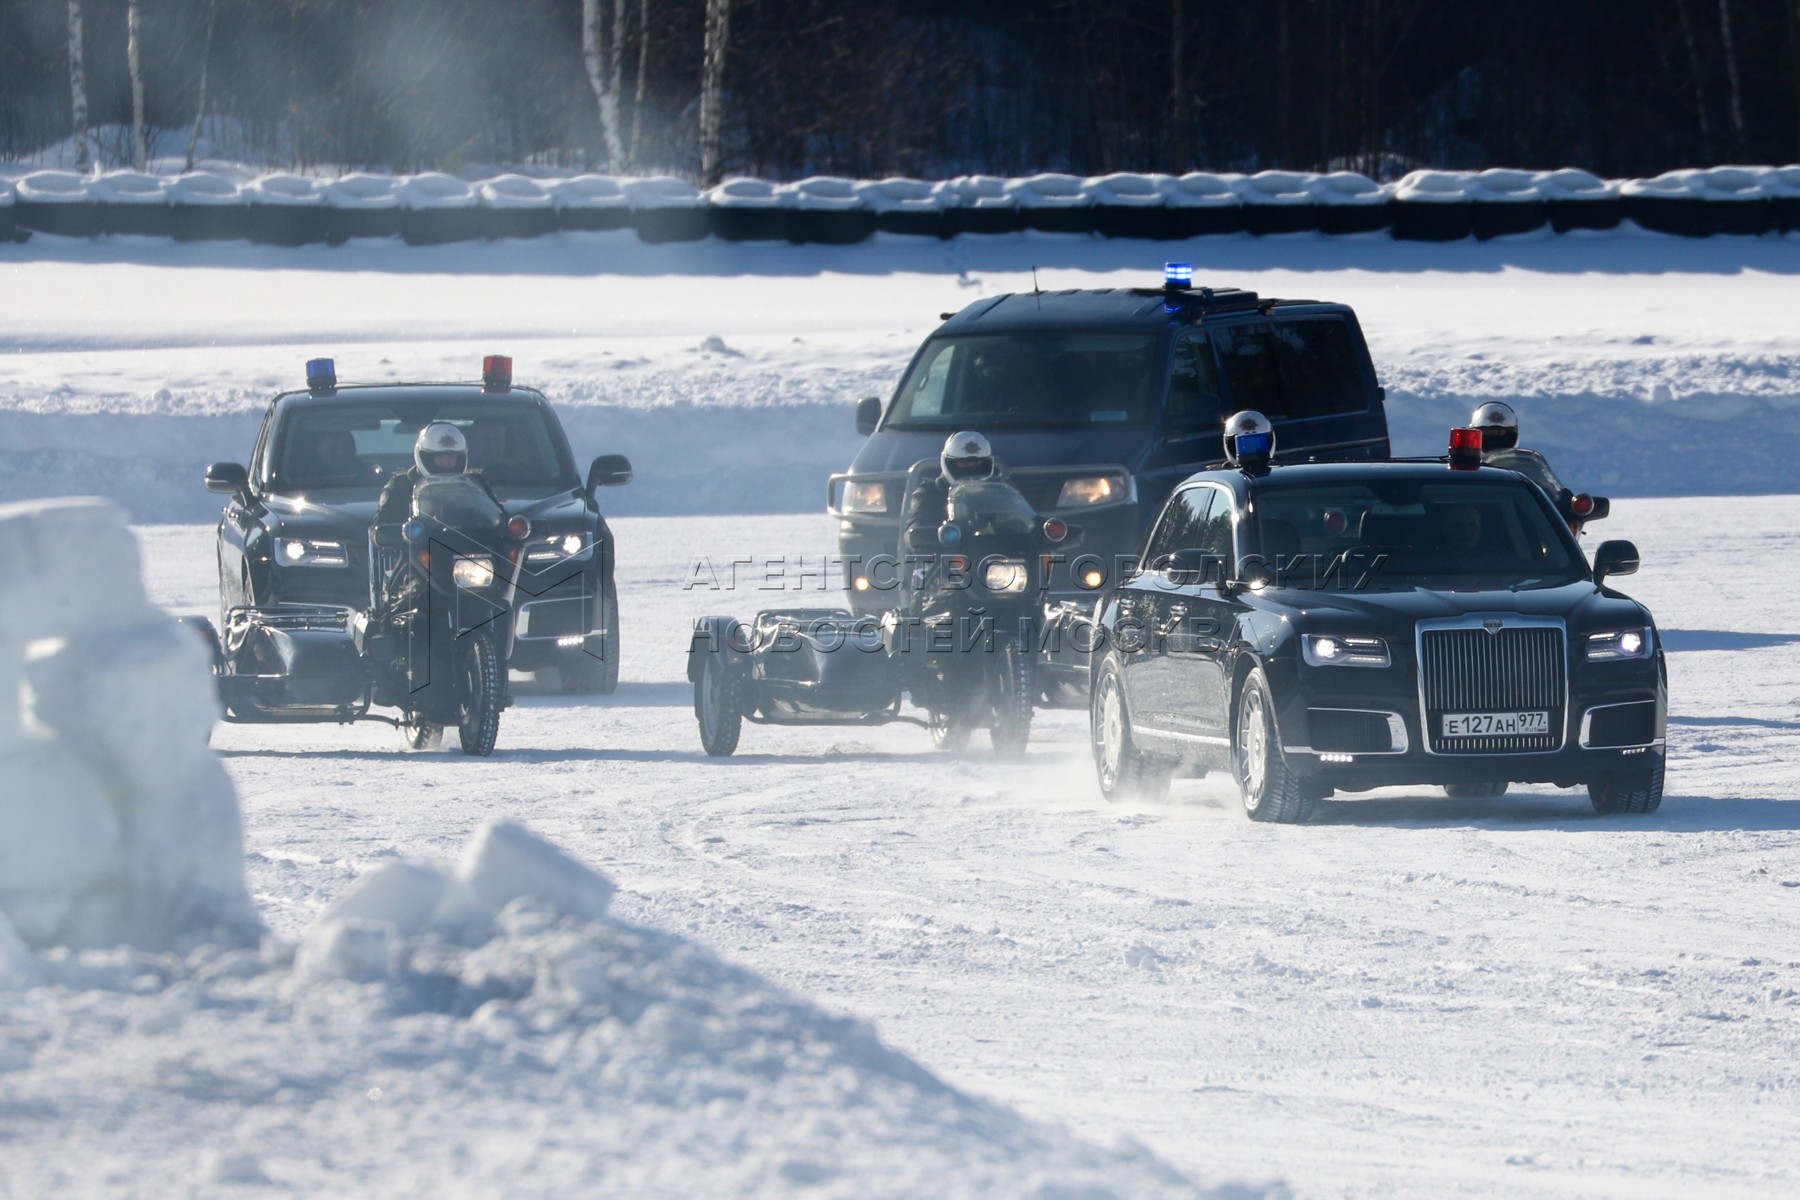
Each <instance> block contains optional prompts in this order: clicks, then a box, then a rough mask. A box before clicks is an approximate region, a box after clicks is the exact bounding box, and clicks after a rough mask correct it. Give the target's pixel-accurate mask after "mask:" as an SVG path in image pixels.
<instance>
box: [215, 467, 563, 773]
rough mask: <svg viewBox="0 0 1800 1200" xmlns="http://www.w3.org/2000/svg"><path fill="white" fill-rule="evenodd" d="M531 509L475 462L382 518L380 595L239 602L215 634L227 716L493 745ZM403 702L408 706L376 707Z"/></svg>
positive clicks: (375, 583) (487, 748) (376, 566)
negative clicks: (488, 482)
mask: <svg viewBox="0 0 1800 1200" xmlns="http://www.w3.org/2000/svg"><path fill="white" fill-rule="evenodd" d="M530 536H531V526H530V522H529V521H528V520H526V519H525V518H524V517H520V516H514V517H510V518H509V517H508V516H507V514H506V512H505V510H504V509H503V508H502V507H501V506H500V505H499V504H498V503H497V502H496V501H495V499H494V497H493V495H492V494H491V493H490V492H489V491H488V490H487V489H486V488H484V487H483V486H482V485H481V484H479V483H478V482H476V481H475V480H474V479H473V478H471V477H469V476H466V475H446V476H431V477H427V478H425V479H423V480H421V481H420V482H419V483H418V484H417V485H416V486H415V487H414V489H413V497H412V507H411V515H410V516H409V517H408V518H407V520H406V521H405V522H404V523H400V524H393V523H390V524H385V525H384V524H377V525H375V526H374V527H373V528H371V529H370V531H369V562H370V563H371V564H372V566H371V570H370V572H369V601H368V607H367V608H366V609H356V608H352V607H348V606H344V605H332V604H299V603H284V604H272V605H264V606H238V607H235V608H231V609H229V610H227V611H226V613H225V628H224V631H223V636H222V637H215V642H216V644H217V646H218V650H217V655H216V657H215V660H214V662H215V667H214V670H215V678H216V680H217V683H218V688H219V700H220V704H221V707H222V709H223V715H224V719H225V720H226V721H229V722H236V723H243V724H265V723H282V724H286V723H307V722H312V723H334V724H349V723H351V722H354V721H361V720H371V721H382V722H385V723H387V724H390V725H393V726H395V727H397V728H398V729H399V730H400V733H401V736H402V738H403V739H404V741H405V743H406V745H407V746H408V747H410V748H412V749H416V750H424V749H433V748H435V747H437V746H438V745H439V744H440V743H441V741H442V739H443V734H444V730H445V729H446V728H449V727H452V726H454V727H455V729H456V731H457V735H458V738H459V740H460V742H461V746H462V750H463V753H464V754H468V755H473V756H476V757H485V756H487V755H489V754H492V753H493V750H494V742H495V740H496V737H497V736H498V733H499V728H500V713H501V711H502V710H503V709H504V708H506V707H507V706H508V705H509V704H510V703H511V700H510V697H509V696H508V693H507V663H508V661H509V660H510V658H511V655H512V642H513V629H512V611H513V600H514V596H515V594H516V592H517V590H518V586H519V577H520V571H521V559H522V557H523V556H522V550H523V548H524V545H525V543H526V541H527V540H528V539H529V538H530ZM376 705H379V706H384V707H389V708H394V709H397V710H399V716H398V717H391V716H386V715H383V714H377V713H372V712H370V709H371V707H372V706H376Z"/></svg>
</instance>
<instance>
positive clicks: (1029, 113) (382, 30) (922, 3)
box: [0, 0, 1800, 178]
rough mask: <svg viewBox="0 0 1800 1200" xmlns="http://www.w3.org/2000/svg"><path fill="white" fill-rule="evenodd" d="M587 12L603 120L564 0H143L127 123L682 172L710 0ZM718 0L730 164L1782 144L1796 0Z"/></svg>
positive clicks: (1793, 94) (119, 39) (970, 166)
mask: <svg viewBox="0 0 1800 1200" xmlns="http://www.w3.org/2000/svg"><path fill="white" fill-rule="evenodd" d="M591 2H594V0H591ZM714 3H715V5H717V3H718V0H714ZM597 5H598V10H597V11H598V18H599V19H598V22H597V24H595V26H594V27H595V28H597V29H598V30H599V31H600V33H599V37H600V44H601V47H602V52H603V53H606V54H611V55H612V61H613V62H614V68H613V70H614V75H613V83H612V86H613V88H614V95H615V97H616V101H617V103H616V107H615V113H616V116H615V119H614V124H613V125H612V128H611V136H610V137H609V136H608V131H607V130H605V129H603V126H602V122H601V119H600V117H599V115H598V113H599V106H598V105H597V102H596V88H597V86H599V85H598V84H596V83H595V82H594V80H596V79H598V78H599V77H600V76H599V74H598V73H596V72H595V71H592V70H590V69H589V68H590V59H588V58H584V54H583V15H584V14H583V0H139V6H140V13H141V35H140V36H141V39H142V42H141V46H142V50H141V61H142V63H143V75H144V97H145V101H144V103H145V119H146V121H147V123H148V124H149V125H150V126H151V127H152V128H154V129H157V130H162V131H165V132H164V133H163V134H162V135H161V141H162V146H161V148H160V149H159V147H158V146H156V145H154V144H153V145H152V146H151V153H152V155H156V154H159V153H160V154H164V155H166V154H169V153H171V152H175V153H179V152H180V149H178V148H173V147H172V146H171V138H170V135H169V133H168V132H166V131H182V132H183V133H185V131H186V130H187V129H188V128H189V127H190V126H191V125H192V124H193V122H194V118H195V115H196V107H197V105H198V104H199V101H200V96H201V86H202V85H201V80H202V72H203V68H204V71H205V79H206V83H205V96H206V100H205V105H206V114H205V115H206V118H207V119H206V121H205V123H204V126H203V129H204V134H203V139H204V141H205V142H206V143H207V144H208V145H209V147H210V149H211V152H212V153H214V154H216V155H219V156H223V157H232V158H241V159H244V160H247V161H251V162H257V163H263V164H267V165H270V166H285V167H300V168H305V167H314V166H321V165H342V166H348V167H362V168H374V169H391V170H396V171H413V170H420V169H428V168H429V169H444V170H452V171H455V170H459V169H471V168H475V167H481V166H488V165H493V164H538V165H543V166H554V167H583V168H591V169H595V170H602V171H611V172H616V173H624V172H632V171H647V170H670V171H675V172H678V173H682V174H686V175H689V176H694V175H696V174H697V173H698V170H699V164H700V151H699V144H698V132H697V131H698V127H699V122H698V111H699V107H700V105H699V91H700V87H701V81H702V70H701V64H702V38H703V36H704V27H705V23H706V11H707V0H597ZM723 7H725V8H728V9H729V39H728V53H727V54H726V56H725V59H724V73H723V97H722V103H721V108H720V111H721V114H722V135H721V165H722V168H723V170H724V172H725V173H727V174H732V173H745V174H758V175H763V176H766V177H770V178H795V177H798V176H801V175H806V174H812V173H830V174H846V175H858V176H878V175H884V174H908V175H916V176H922V177H941V176H945V175H950V174H958V173H963V172H968V171H983V172H991V173H997V174H1020V173H1027V172H1031V171H1039V170H1054V171H1069V172H1073V173H1076V174H1098V173H1103V172H1108V171H1116V170H1131V171H1172V172H1181V171H1188V170H1195V169H1200V170H1243V171H1249V170H1260V169H1265V168H1271V167H1287V168H1298V169H1314V170H1317V169H1325V168H1336V167H1349V168H1352V169H1358V170H1362V171H1365V172H1368V173H1371V174H1375V175H1378V176H1381V177H1386V178H1391V177H1393V176H1395V175H1396V174H1398V173H1401V172H1403V171H1405V170H1407V169H1410V168H1411V167H1413V166H1439V167H1485V166H1528V167H1556V166H1579V167H1585V168H1588V169H1590V170H1593V171H1596V172H1598V173H1600V174H1603V175H1609V176H1625V175H1651V174H1655V173H1658V172H1660V171H1663V170H1666V169H1669V168H1672V167H1680V166H1695V165H1709V164H1715V163H1720V162H1728V161H1729V162H1758V163H1770V162H1789V161H1795V160H1796V159H1800V0H1508V2H1507V3H1486V4H1478V3H1449V2H1437V3H1433V2H1430V0H1239V2H1238V3H1224V2H1221V0H1038V2H1035V3H1026V2H1009V0H954V2H953V0H861V2H858V3H845V2H838V0H730V3H729V4H727V5H724V6H723ZM81 12H82V22H83V27H84V34H85V36H84V40H85V50H84V53H83V59H84V62H85V69H86V94H87V97H88V119H89V122H90V124H91V125H92V126H95V127H102V126H129V125H130V123H131V117H132V103H131V86H130V80H129V77H128V72H127V68H126V49H125V42H126V34H125V29H126V0H81ZM209 23H210V24H211V32H210V39H209V37H208V26H209ZM593 36H594V35H592V34H590V41H592V38H593ZM615 39H616V40H617V51H616V53H614V52H613V50H612V47H613V45H614V40H615ZM209 47H210V48H209ZM68 49H69V4H68V0H0V157H6V158H18V157H22V156H27V155H32V154H36V153H38V152H39V151H41V150H43V149H44V148H45V147H46V146H50V145H53V144H55V143H58V142H62V141H64V140H66V139H68V138H69V137H70V135H71V129H72V119H73V118H72V100H71V89H70V78H69V54H68ZM602 73H603V72H602ZM98 149H99V152H100V155H101V158H102V160H103V161H105V162H108V163H117V162H120V161H129V158H130V154H129V151H128V149H127V148H124V147H121V146H118V145H111V144H101V145H99V147H98Z"/></svg>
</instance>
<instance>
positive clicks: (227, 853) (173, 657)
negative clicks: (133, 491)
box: [0, 500, 261, 977]
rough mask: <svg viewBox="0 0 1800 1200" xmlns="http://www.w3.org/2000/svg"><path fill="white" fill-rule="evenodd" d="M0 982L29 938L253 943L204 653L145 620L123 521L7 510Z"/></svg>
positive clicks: (1, 517) (1, 645)
mask: <svg viewBox="0 0 1800 1200" xmlns="http://www.w3.org/2000/svg"><path fill="white" fill-rule="evenodd" d="M0 560H4V561H5V562H6V564H7V570H6V571H5V572H4V573H3V574H0V977H5V976H8V975H13V976H17V975H20V974H21V973H25V972H24V971H23V968H22V967H21V966H20V965H19V961H20V960H19V957H18V950H19V947H20V946H21V945H23V944H29V945H32V946H37V947H50V946H70V947H76V948H82V947H97V946H113V945H118V944H120V943H128V944H131V945H134V946H139V947H143V948H148V949H165V948H172V947H177V946H183V945H189V944H193V943H196V942H199V941H206V940H215V941H223V942H227V943H232V944H241V943H243V942H246V941H253V940H254V939H255V938H256V936H257V935H258V934H259V933H260V931H261V927H260V922H259V921H258V920H257V918H256V916H255V914H254V912H253V910H252V908H251V905H250V898H249V894H248V893H247V892H246V891H245V889H244V864H243V830H242V827H241V825H240V822H239V816H238V806H237V795H236V793H235V792H234V790H233V789H232V785H231V780H230V778H229V777H228V776H227V775H226V773H225V769H224V768H223V767H222V766H221V765H220V764H219V762H218V760H217V759H216V758H215V757H214V756H213V755H212V754H211V753H210V752H209V751H208V750H207V749H206V738H207V734H208V732H209V731H210V730H211V728H212V724H213V720H214V707H213V695H212V681H211V678H210V674H209V671H208V667H207V663H206V659H205V656H204V652H203V648H202V647H201V645H200V644H199V642H198V641H197V640H196V639H195V638H194V637H193V636H192V634H190V633H188V632H187V631H186V630H183V629H182V628H181V627H180V626H179V625H177V624H176V623H175V622H174V621H172V620H170V619H169V617H168V616H167V615H166V614H164V613H162V612H161V611H159V610H158V609H156V608H154V607H153V606H152V605H151V604H150V602H149V600H148V599H147V598H146V597H145V595H144V589H143V585H142V583H141V581H140V579H139V573H138V550H137V543H136V541H135V540H134V539H133V537H132V535H131V531H130V530H129V529H128V528H127V527H126V525H125V516H124V514H123V513H122V512H121V511H119V510H118V509H117V508H115V507H114V506H113V505H111V504H108V503H106V502H104V501H99V500H68V501H48V502H41V503H29V504H13V505H6V506H0Z"/></svg>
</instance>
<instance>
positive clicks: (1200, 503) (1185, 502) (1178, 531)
mask: <svg viewBox="0 0 1800 1200" xmlns="http://www.w3.org/2000/svg"><path fill="white" fill-rule="evenodd" d="M1218 495H1219V491H1218V489H1217V488H1210V487H1191V488H1187V489H1185V490H1183V491H1180V492H1176V493H1175V495H1174V496H1173V497H1171V498H1170V500H1169V504H1168V507H1166V508H1164V509H1163V514H1162V519H1161V520H1159V521H1158V522H1157V523H1156V528H1155V530H1153V531H1152V532H1151V534H1150V545H1149V548H1148V549H1147V550H1146V551H1145V554H1144V566H1145V567H1146V568H1147V569H1149V570H1152V571H1155V570H1161V569H1162V566H1163V565H1164V564H1165V563H1166V562H1167V561H1168V558H1169V555H1171V554H1173V553H1175V551H1177V550H1191V549H1200V548H1202V547H1204V546H1206V545H1207V543H1208V538H1209V536H1210V532H1211V530H1212V529H1214V528H1215V526H1214V525H1213V523H1212V522H1210V521H1209V520H1208V514H1209V512H1210V511H1211V509H1212V507H1213V505H1214V503H1215V497H1217V496H1218ZM1222 507H1223V508H1224V510H1225V512H1224V517H1225V521H1226V526H1227V528H1228V529H1229V526H1230V519H1231V517H1230V508H1231V506H1230V504H1229V503H1227V504H1224V505H1222ZM1226 544H1227V545H1229V544H1230V543H1229V535H1227V543H1226Z"/></svg>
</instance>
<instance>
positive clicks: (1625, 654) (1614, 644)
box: [1587, 625, 1656, 662]
mask: <svg viewBox="0 0 1800 1200" xmlns="http://www.w3.org/2000/svg"><path fill="white" fill-rule="evenodd" d="M1655 644H1656V643H1655V639H1653V638H1652V637H1651V636H1650V630H1649V628H1648V627H1647V626H1642V625H1640V626H1637V627H1636V628H1632V629H1616V630H1613V631H1611V632H1608V633H1590V634H1588V639H1587V660H1588V661H1589V662H1616V661H1618V660H1620V659H1628V658H1649V657H1650V654H1651V652H1652V650H1653V649H1654V648H1655Z"/></svg>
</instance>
